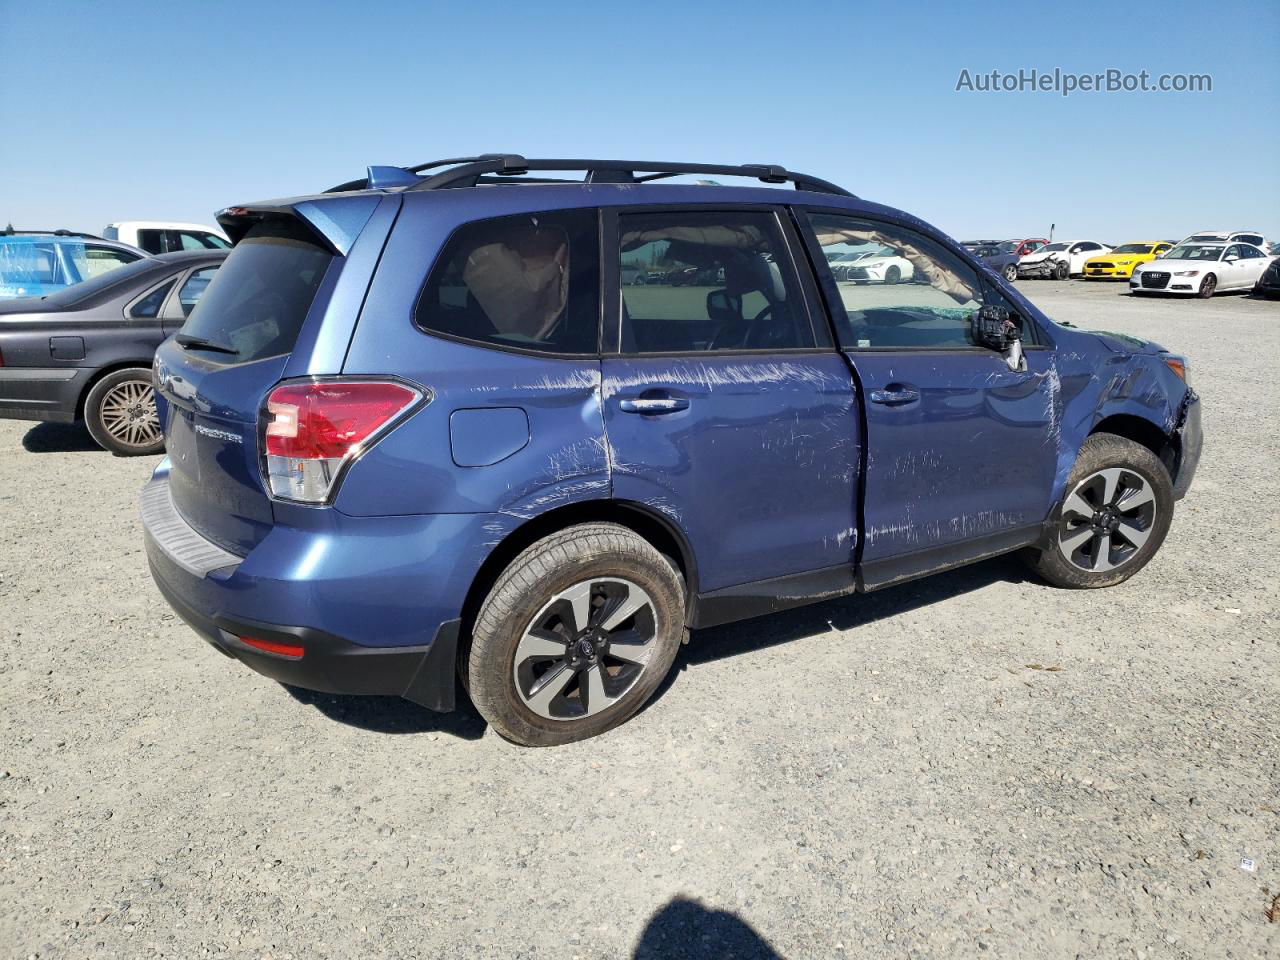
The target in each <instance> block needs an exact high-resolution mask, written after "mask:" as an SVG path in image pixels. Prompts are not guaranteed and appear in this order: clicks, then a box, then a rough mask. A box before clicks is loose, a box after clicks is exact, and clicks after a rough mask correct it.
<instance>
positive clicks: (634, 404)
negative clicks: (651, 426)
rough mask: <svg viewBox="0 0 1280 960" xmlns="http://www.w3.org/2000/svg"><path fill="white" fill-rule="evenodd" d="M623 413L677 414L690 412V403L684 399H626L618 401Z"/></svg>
mask: <svg viewBox="0 0 1280 960" xmlns="http://www.w3.org/2000/svg"><path fill="white" fill-rule="evenodd" d="M618 409H620V410H621V411H622V412H623V413H648V414H656V413H675V412H676V411H678V410H688V409H689V401H688V400H686V399H685V398H684V397H626V398H624V399H622V400H619V401H618Z"/></svg>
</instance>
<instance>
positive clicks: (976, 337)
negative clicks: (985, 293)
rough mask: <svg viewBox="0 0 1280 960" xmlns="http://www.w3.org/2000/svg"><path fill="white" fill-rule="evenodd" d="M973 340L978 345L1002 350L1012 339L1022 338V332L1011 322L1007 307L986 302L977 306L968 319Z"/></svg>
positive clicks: (1011, 315) (1011, 318) (1011, 316)
mask: <svg viewBox="0 0 1280 960" xmlns="http://www.w3.org/2000/svg"><path fill="white" fill-rule="evenodd" d="M970 326H971V329H972V333H973V342H974V343H976V344H978V346H980V347H990V348H991V349H992V350H1004V349H1006V348H1007V347H1008V346H1009V344H1010V343H1012V342H1013V341H1014V340H1021V339H1022V332H1021V331H1020V330H1019V329H1018V325H1017V324H1016V323H1014V322H1013V314H1011V313H1010V312H1009V310H1008V308H1007V307H997V306H995V305H994V304H986V305H984V306H981V307H979V308H978V310H977V312H975V313H974V314H973V318H972V319H971V320H970Z"/></svg>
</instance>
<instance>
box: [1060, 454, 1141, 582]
mask: <svg viewBox="0 0 1280 960" xmlns="http://www.w3.org/2000/svg"><path fill="white" fill-rule="evenodd" d="M1155 520H1156V498H1155V493H1154V491H1153V490H1152V489H1151V484H1150V483H1149V482H1148V481H1147V480H1146V478H1145V477H1143V476H1141V475H1140V474H1138V473H1136V472H1135V471H1133V470H1129V469H1126V468H1124V467H1108V468H1106V469H1104V470H1099V471H1097V472H1096V473H1094V474H1092V475H1090V476H1088V477H1086V478H1085V479H1083V480H1081V481H1080V482H1079V483H1078V484H1076V486H1075V489H1074V490H1072V491H1071V494H1070V495H1069V496H1068V497H1067V499H1066V501H1065V502H1064V503H1063V505H1062V520H1061V524H1060V529H1059V533H1058V549H1059V550H1060V551H1061V552H1062V555H1063V556H1064V557H1066V559H1067V561H1068V562H1069V563H1071V564H1072V565H1073V566H1075V567H1078V568H1079V569H1081V570H1085V571H1088V572H1089V573H1106V572H1108V571H1111V570H1115V569H1116V568H1117V567H1120V566H1122V565H1124V564H1125V563H1127V562H1128V561H1129V560H1131V559H1133V557H1134V556H1135V555H1136V554H1137V553H1138V551H1139V550H1141V549H1142V547H1143V545H1144V544H1145V543H1146V542H1147V540H1148V538H1149V537H1150V536H1151V531H1152V530H1153V529H1154V528H1155Z"/></svg>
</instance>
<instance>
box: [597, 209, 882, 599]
mask: <svg viewBox="0 0 1280 960" xmlns="http://www.w3.org/2000/svg"><path fill="white" fill-rule="evenodd" d="M790 231H791V228H790V226H789V224H788V223H787V221H786V220H784V219H783V217H782V216H780V213H779V210H777V209H774V208H754V209H746V208H737V209H733V210H697V211H691V210H689V209H688V208H687V207H685V208H679V209H674V210H672V209H668V210H649V211H632V210H630V209H629V210H627V211H624V212H613V211H610V212H608V213H607V214H606V230H605V235H606V240H605V261H606V267H607V270H608V273H609V275H610V276H611V277H612V282H611V283H609V284H608V297H609V299H608V300H607V301H606V302H607V304H609V306H607V307H606V309H605V313H604V315H605V318H606V323H605V335H604V339H605V356H604V358H603V401H602V402H603V408H604V418H605V431H606V433H607V436H608V441H609V449H610V452H611V457H612V468H613V493H614V497H615V498H619V499H623V500H630V501H634V502H637V503H640V504H644V505H647V506H648V507H650V508H651V509H654V510H657V511H659V512H661V513H663V514H665V515H666V516H667V517H669V518H670V519H671V520H672V522H673V523H674V524H675V525H676V526H677V527H678V528H680V529H681V530H682V531H684V533H685V535H686V536H687V538H688V540H689V542H690V544H691V546H692V548H693V552H694V555H695V557H696V558H697V564H698V575H699V589H700V592H703V593H706V592H710V591H715V590H718V589H723V588H726V587H730V586H737V585H741V584H747V583H751V582H756V581H762V580H770V579H774V578H779V577H788V576H793V575H798V574H806V573H810V572H815V571H832V572H834V576H835V578H836V579H838V578H839V577H840V576H843V577H844V578H845V579H848V580H849V581H850V582H851V572H852V571H851V561H852V557H853V550H854V547H855V545H856V544H855V530H854V527H855V524H854V504H855V499H856V484H857V464H858V457H859V427H858V414H857V407H856V403H855V396H854V391H853V383H852V377H851V375H850V372H849V368H848V365H847V364H846V363H845V361H844V360H843V358H842V357H840V356H839V354H838V353H837V352H836V351H835V349H834V347H833V345H832V344H831V342H830V337H829V334H828V331H827V330H826V328H825V325H824V326H821V327H817V326H815V324H814V323H813V311H812V310H811V302H812V297H811V291H810V290H809V289H808V284H802V283H801V279H800V278H801V276H802V275H801V273H800V271H798V270H797V269H796V261H795V259H794V251H795V245H794V239H793V237H792V234H791V232H790ZM624 271H625V272H626V273H627V275H631V274H635V275H637V276H639V275H644V276H645V277H646V282H645V283H644V284H642V285H641V284H631V285H622V284H619V283H618V282H617V280H618V278H619V277H620V276H621V275H623V273H624Z"/></svg>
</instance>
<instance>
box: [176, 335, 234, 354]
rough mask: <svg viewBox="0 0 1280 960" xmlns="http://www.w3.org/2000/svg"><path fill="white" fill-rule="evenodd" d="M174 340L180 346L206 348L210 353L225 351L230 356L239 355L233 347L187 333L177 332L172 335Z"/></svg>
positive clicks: (197, 348)
mask: <svg viewBox="0 0 1280 960" xmlns="http://www.w3.org/2000/svg"><path fill="white" fill-rule="evenodd" d="M173 339H174V342H175V343H177V344H178V346H180V347H185V348H186V349H188V350H190V349H195V350H208V351H209V352H210V353H227V354H230V355H231V356H233V357H235V356H239V355H240V351H239V350H237V349H236V348H235V347H228V346H227V345H226V344H223V343H215V342H214V341H212V340H206V339H205V338H204V337H193V336H191V334H189V333H179V334H176V335H175V336H174V338H173Z"/></svg>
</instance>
